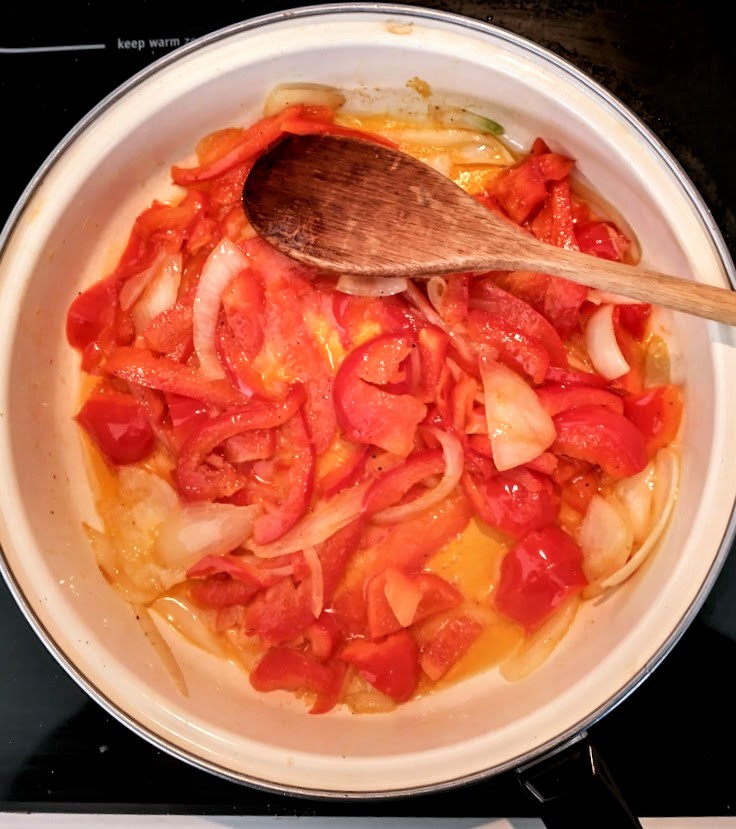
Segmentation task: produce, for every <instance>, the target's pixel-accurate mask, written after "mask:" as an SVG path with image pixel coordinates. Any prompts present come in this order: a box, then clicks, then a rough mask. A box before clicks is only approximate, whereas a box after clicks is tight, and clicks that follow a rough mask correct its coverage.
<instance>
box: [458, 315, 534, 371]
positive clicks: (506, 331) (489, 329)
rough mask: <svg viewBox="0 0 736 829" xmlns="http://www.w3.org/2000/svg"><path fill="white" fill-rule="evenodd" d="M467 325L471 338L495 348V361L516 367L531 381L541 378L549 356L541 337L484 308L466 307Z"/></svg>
mask: <svg viewBox="0 0 736 829" xmlns="http://www.w3.org/2000/svg"><path fill="white" fill-rule="evenodd" d="M467 325H468V334H469V335H470V338H471V339H472V340H473V342H475V343H476V344H478V343H483V344H485V345H487V346H489V347H490V348H492V349H494V350H496V352H497V353H498V360H499V362H503V363H504V364H505V365H507V366H508V367H509V368H513V369H515V370H517V371H519V370H521V371H522V372H524V373H525V374H527V375H528V376H529V377H530V378H531V380H532V382H534V383H541V382H542V381H543V380H544V378H545V376H546V374H547V371H548V369H549V365H550V358H549V352H548V351H547V349H546V347H545V346H544V344H543V343H542V342H541V340H539V339H537V338H536V337H530V336H528V335H527V334H525V333H523V332H522V331H520V330H519V329H518V328H515V327H514V326H513V325H511V324H509V323H508V322H507V321H506V320H505V319H504V318H503V317H502V316H500V315H499V314H493V313H489V312H488V311H475V310H474V311H470V313H469V314H468V323H467Z"/></svg>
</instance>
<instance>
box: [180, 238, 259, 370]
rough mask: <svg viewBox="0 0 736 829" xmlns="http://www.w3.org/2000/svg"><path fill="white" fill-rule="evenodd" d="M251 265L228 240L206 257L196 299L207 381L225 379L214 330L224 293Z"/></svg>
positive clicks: (199, 350)
mask: <svg viewBox="0 0 736 829" xmlns="http://www.w3.org/2000/svg"><path fill="white" fill-rule="evenodd" d="M248 265H249V261H248V258H247V257H246V255H245V254H244V253H242V252H241V251H240V250H239V249H238V248H237V247H236V246H235V245H234V244H233V243H232V242H231V241H230V240H229V239H223V240H222V242H220V244H219V245H218V246H217V247H216V248H215V249H214V250H213V251H212V253H211V254H210V255H209V256H208V257H207V261H206V262H205V263H204V267H203V268H202V274H201V276H200V278H199V284H198V285H197V293H196V294H195V296H194V318H193V329H194V331H193V333H194V350H195V352H196V354H197V357H198V359H199V367H200V370H201V372H202V374H204V376H205V377H207V378H209V379H211V380H216V379H219V378H222V377H224V376H225V369H224V368H223V367H222V365H221V364H220V360H219V359H218V357H217V350H216V347H215V328H216V327H217V317H218V315H219V313H220V302H221V299H222V292H223V291H224V290H225V288H226V287H227V286H228V285H229V284H230V282H231V281H232V280H233V279H234V278H235V277H236V276H237V275H238V274H239V273H240V272H241V271H243V270H245V269H246V268H247V267H248Z"/></svg>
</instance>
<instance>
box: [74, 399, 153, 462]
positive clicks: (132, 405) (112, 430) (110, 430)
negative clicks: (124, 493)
mask: <svg viewBox="0 0 736 829" xmlns="http://www.w3.org/2000/svg"><path fill="white" fill-rule="evenodd" d="M75 419H76V421H77V423H79V424H80V426H82V427H83V428H84V431H85V432H86V433H87V434H88V435H89V437H90V438H91V439H92V442H93V443H94V444H95V446H97V448H98V449H99V450H100V452H101V453H102V454H103V456H104V457H105V458H106V460H107V461H108V462H109V463H111V464H114V465H115V464H130V463H137V462H138V461H142V460H143V459H144V458H147V457H148V455H150V454H151V452H152V451H153V446H154V434H153V429H152V428H151V423H150V421H149V420H148V417H147V416H146V412H145V410H144V408H143V406H141V404H140V403H139V402H138V401H137V400H136V398H135V397H133V395H131V394H126V393H124V392H119V391H114V390H105V391H104V392H101V393H100V392H97V393H93V394H92V395H91V396H90V397H88V398H87V400H86V401H85V402H84V404H83V405H82V408H81V409H80V410H79V411H78V412H77V414H76V417H75Z"/></svg>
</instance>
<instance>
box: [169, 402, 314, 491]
mask: <svg viewBox="0 0 736 829" xmlns="http://www.w3.org/2000/svg"><path fill="white" fill-rule="evenodd" d="M304 398H305V394H304V388H303V387H302V386H295V387H293V388H292V389H291V390H290V391H289V394H288V395H287V396H286V398H285V399H284V400H283V401H281V402H280V403H273V404H265V403H259V402H255V401H254V402H252V403H251V404H250V405H248V406H245V407H242V408H237V409H231V410H230V411H227V412H224V413H223V414H221V415H218V416H217V417H213V418H211V419H210V420H208V421H206V422H205V423H203V424H202V425H201V426H200V427H198V428H197V429H195V430H194V431H193V432H192V433H191V434H190V435H189V437H188V438H187V440H186V442H185V443H184V445H183V446H182V448H181V452H180V453H179V460H178V462H177V465H176V470H175V471H174V478H175V480H176V484H177V486H178V488H179V491H180V492H181V494H182V495H183V496H184V497H185V498H188V499H190V500H200V501H201V500H214V499H216V498H222V497H226V496H227V495H232V494H233V492H235V491H237V490H238V489H240V488H241V487H242V485H243V478H242V476H241V475H240V474H239V473H237V472H236V471H235V470H234V469H233V468H232V467H231V466H229V465H227V464H226V462H225V461H224V460H223V464H224V465H223V466H222V467H221V468H218V469H214V468H211V467H208V466H206V465H205V460H206V458H207V455H209V454H210V452H212V451H213V450H214V449H215V448H216V447H217V446H219V445H220V444H221V443H222V442H223V441H225V440H227V439H228V438H230V437H233V436H234V435H238V434H240V433H241V432H246V431H248V430H251V429H272V428H274V427H275V426H281V425H282V424H284V423H286V421H287V420H289V419H290V418H291V417H293V416H294V415H295V414H296V412H297V411H298V410H299V407H300V406H301V405H302V404H303V403H304Z"/></svg>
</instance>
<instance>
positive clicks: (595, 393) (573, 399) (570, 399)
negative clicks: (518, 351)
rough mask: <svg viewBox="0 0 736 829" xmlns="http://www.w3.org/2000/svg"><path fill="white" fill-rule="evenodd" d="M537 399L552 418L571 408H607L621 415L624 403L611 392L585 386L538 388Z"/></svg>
mask: <svg viewBox="0 0 736 829" xmlns="http://www.w3.org/2000/svg"><path fill="white" fill-rule="evenodd" d="M536 392H537V397H538V398H539V400H540V401H541V403H542V405H543V406H544V408H545V409H546V410H547V414H549V416H550V417H554V416H555V415H557V414H559V413H560V412H564V411H565V409H571V408H572V407H573V406H587V405H591V406H607V407H608V408H609V409H611V411H613V412H618V414H623V412H624V402H623V400H622V399H621V397H620V396H619V395H617V394H614V393H613V392H610V391H606V390H605V389H600V388H591V387H586V386H573V387H565V386H552V385H547V386H540V387H539V388H538V389H536Z"/></svg>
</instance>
